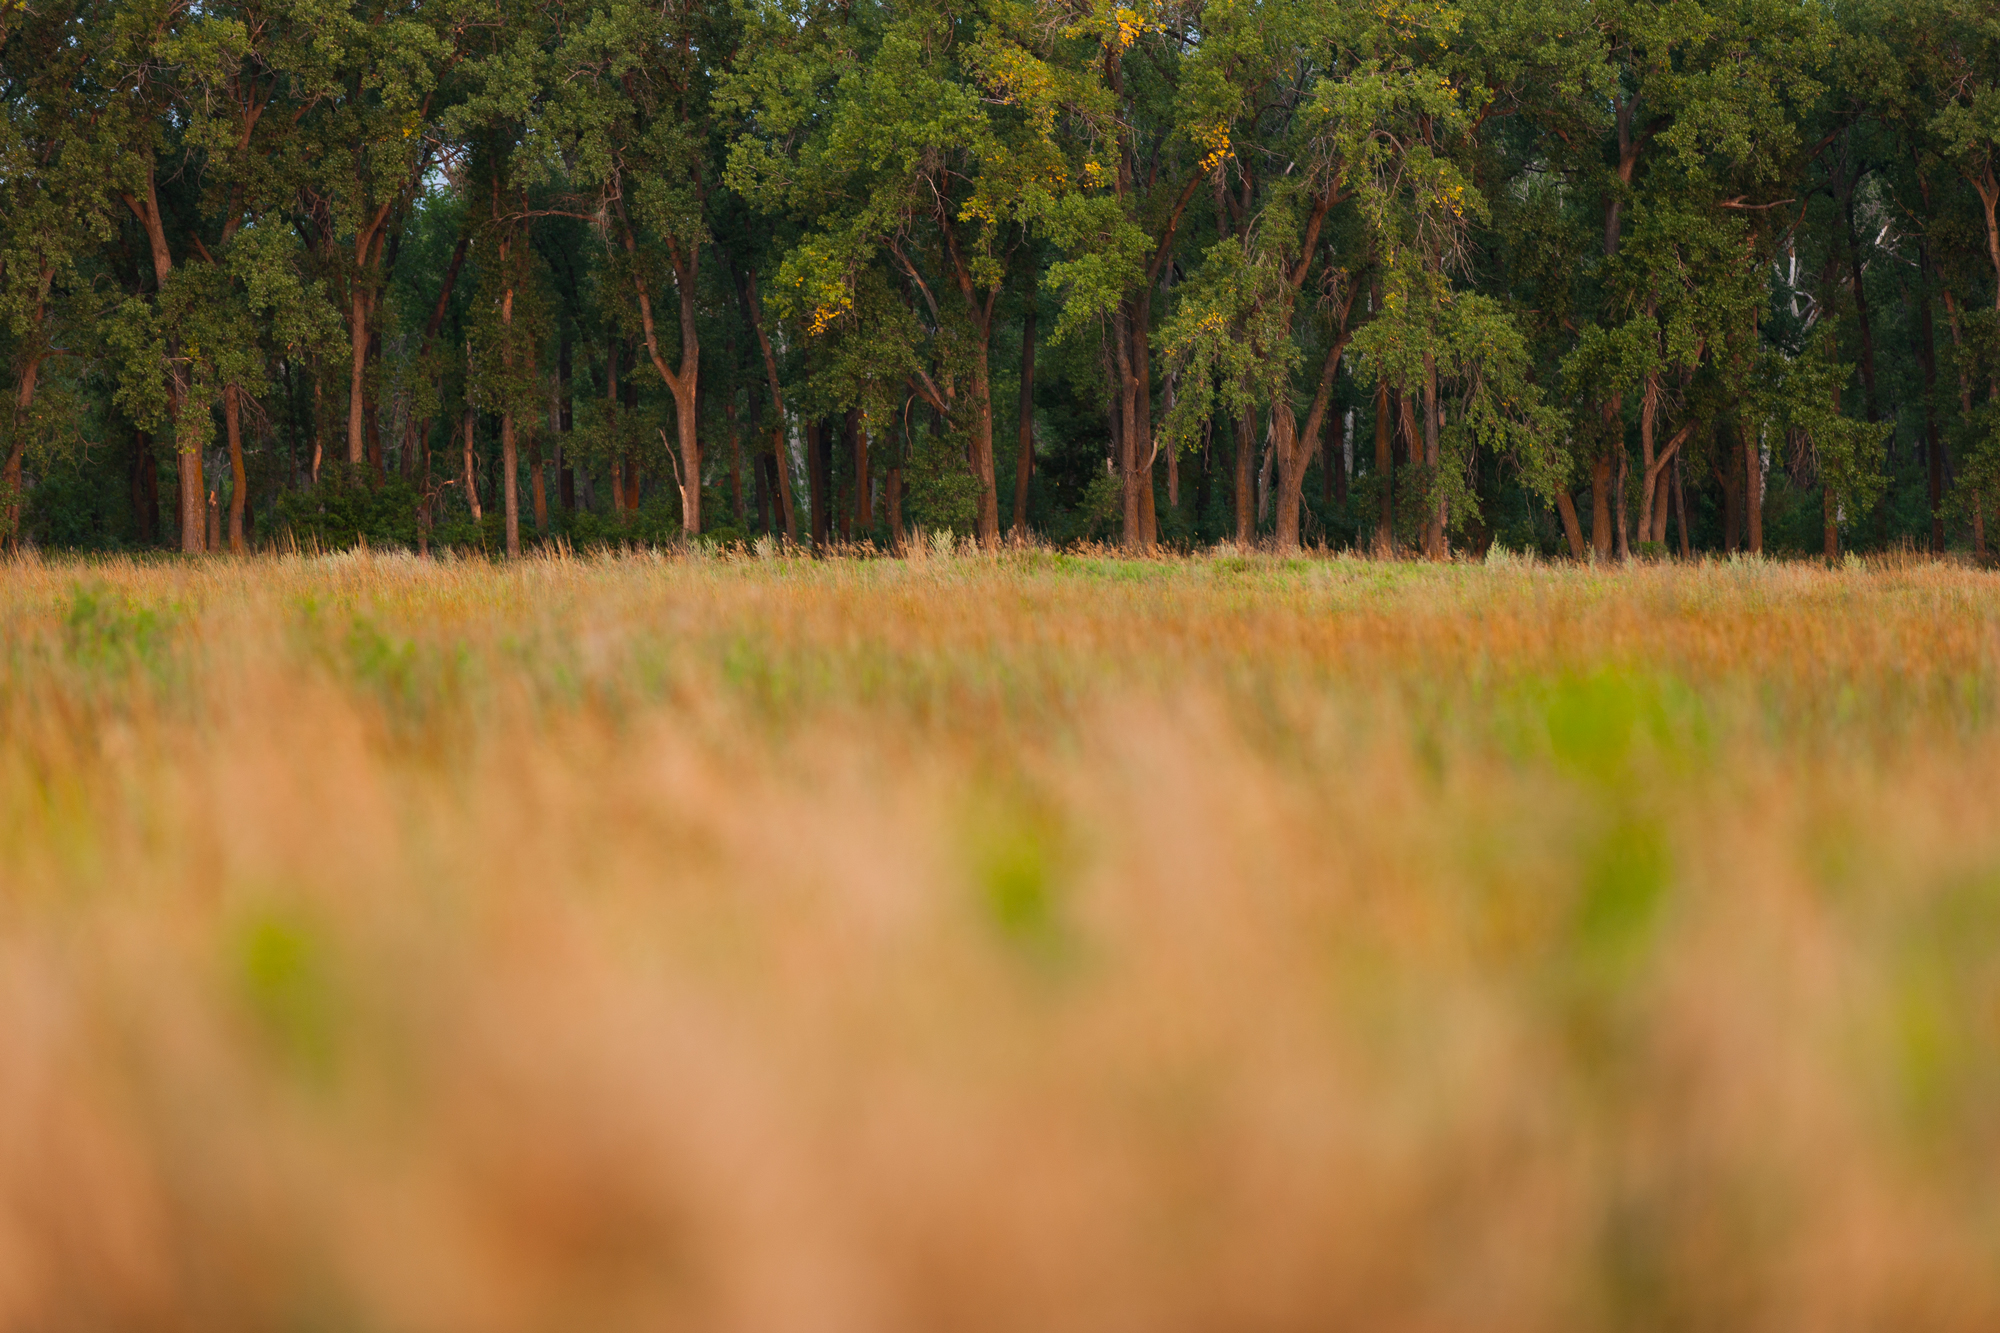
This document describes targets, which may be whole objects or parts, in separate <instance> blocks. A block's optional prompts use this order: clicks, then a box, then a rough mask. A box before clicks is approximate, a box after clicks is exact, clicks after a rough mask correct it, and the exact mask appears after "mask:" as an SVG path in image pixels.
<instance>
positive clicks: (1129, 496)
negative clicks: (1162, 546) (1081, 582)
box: [1112, 302, 1241, 551]
mask: <svg viewBox="0 0 2000 1333" xmlns="http://www.w3.org/2000/svg"><path fill="white" fill-rule="evenodd" d="M1112 329H1113V333H1112V341H1113V342H1114V343H1115V344H1116V347H1115V358H1116V364H1117V367H1118V375H1117V393H1118V425H1119V430H1118V476H1119V480H1120V482H1121V485H1122V495H1123V514H1122V518H1121V540H1122V542H1123V543H1124V546H1125V549H1126V550H1128V551H1139V550H1143V549H1144V548H1145V545H1146V532H1145V526H1144V519H1143V516H1142V515H1141V513H1140V509H1139V465H1140V463H1141V461H1143V460H1142V459H1141V458H1140V455H1139V448H1138V437H1139V431H1138V416H1139V407H1138V398H1139V387H1138V377H1137V375H1136V374H1135V373H1134V371H1133V369H1132V359H1133V358H1132V314H1131V309H1130V303H1129V302H1128V303H1127V304H1126V305H1125V306H1124V307H1121V308H1120V310H1119V312H1118V313H1117V314H1116V315H1114V316H1113V317H1112ZM1238 539H1239V540H1241V534H1240V533H1239V534H1238Z"/></svg>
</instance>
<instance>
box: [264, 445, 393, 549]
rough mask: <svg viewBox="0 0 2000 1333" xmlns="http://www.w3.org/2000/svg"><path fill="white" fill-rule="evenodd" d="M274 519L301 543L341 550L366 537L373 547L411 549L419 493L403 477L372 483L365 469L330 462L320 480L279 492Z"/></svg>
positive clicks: (291, 536)
mask: <svg viewBox="0 0 2000 1333" xmlns="http://www.w3.org/2000/svg"><path fill="white" fill-rule="evenodd" d="M278 523H279V525H280V527H281V528H282V529H283V530H284V531H285V532H286V533H287V534H288V536H289V540H290V541H293V542H296V543H298V545H300V546H302V547H308V548H317V549H319V550H325V551H344V550H348V549H350V548H352V547H354V546H356V545H357V544H359V543H360V541H361V540H362V539H363V538H366V539H367V541H368V544H369V545H370V546H372V547H396V546H401V547H415V546H416V544H417V495H416V492H415V491H414V490H412V489H411V488H410V486H409V484H408V483H407V482H404V481H403V480H402V479H401V478H391V479H390V480H388V481H387V482H385V483H383V484H381V485H376V484H374V483H373V482H372V480H371V479H370V478H369V477H368V475H367V473H366V471H365V469H359V468H352V467H349V466H348V465H347V464H345V463H329V464H328V465H327V466H326V468H325V470H324V471H322V472H321V474H320V479H319V484H318V485H317V486H311V487H307V488H305V489H302V490H298V491H293V492H290V493H288V494H286V495H285V496H283V497H282V498H281V499H280V500H279V502H278Z"/></svg>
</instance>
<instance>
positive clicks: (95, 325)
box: [0, 0, 2000, 559]
mask: <svg viewBox="0 0 2000 1333" xmlns="http://www.w3.org/2000/svg"><path fill="white" fill-rule="evenodd" d="M0 77H3V78H4V83H0V86H4V89H5V105H6V119H5V123H4V130H0V134H4V140H0V343H4V351H5V360H6V364H7V366H8V367H9V371H10V373H11V375H12V381H11V385H10V388H11V391H12V392H11V395H10V410H9V411H8V412H7V413H6V415H5V419H4V422H0V425H4V431H5V434H4V437H0V453H3V454H4V457H5V469H4V474H3V475H0V505H4V508H5V515H4V530H0V536H4V537H5V539H6V540H9V541H11V542H14V543H20V542H23V541H33V542H36V543H39V544H42V545H46V546H67V547H81V548H97V549H107V548H108V549H139V548H146V547H154V546H165V547H177V548H178V549H180V550H183V551H188V552H199V551H206V550H231V551H239V552H240V551H245V550H248V549H252V548H255V547H270V546H272V545H281V546H282V545H285V544H287V543H291V544H296V543H299V542H312V543H317V544H319V545H320V546H322V547H328V546H344V545H349V544H352V543H355V542H358V541H371V542H375V543H378V544H402V545H408V546H411V547H416V548H418V549H428V548H429V547H431V546H433V545H442V546H454V547H478V548H485V549H491V550H496V551H498V550H504V551H505V552H507V553H508V554H515V553H518V552H519V551H520V550H521V549H522V545H523V543H524V541H525V542H528V543H531V544H532V543H533V542H535V541H543V540H553V539H556V538H559V537H560V538H566V539H568V540H570V541H573V542H579V543H591V542H601V541H626V540H665V539H673V538H679V537H682V536H688V537H694V536H708V537H712V538H721V539H725V540H727V539H735V540H751V539H756V538H759V537H762V536H765V535H769V536H771V537H773V538H775V539H778V540H784V541H791V542H798V543H807V542H810V543H813V544H815V545H822V546H823V545H828V544H837V543H868V542H872V543H875V544H877V545H880V546H887V547H894V546H896V545H898V544H900V543H901V542H903V541H904V540H905V539H906V537H905V534H906V532H907V531H908V530H909V529H911V528H914V527H925V528H930V529H934V530H935V529H943V528H949V529H952V530H954V531H956V532H958V533H962V534H967V535H969V536H973V537H976V538H977V539H978V540H979V541H980V542H981V543H983V544H985V545H988V546H992V545H995V544H998V543H1000V542H1002V541H1004V540H1006V539H1007V538H1008V537H1009V535H1010V534H1024V535H1025V534H1029V533H1033V534H1037V535H1039V536H1040V537H1042V538H1045V539H1050V540H1057V541H1071V540H1079V539H1095V540H1112V539H1115V540H1117V541H1118V542H1120V543H1122V544H1123V545H1124V546H1125V547H1127V548H1129V549H1134V550H1146V549H1152V548H1154V547H1156V546H1158V545H1161V544H1169V545H1185V544H1191V543H1206V542H1215V541H1221V540H1228V539H1232V538H1233V539H1237V540H1242V541H1268V542H1270V543H1272V544H1274V545H1275V546H1276V547H1277V548H1278V549H1281V550H1290V549H1296V548H1297V547H1299V546H1300V545H1301V544H1302V543H1324V544H1326V545H1329V546H1335V547H1353V548H1359V549H1362V550H1367V551H1372V552H1376V553H1380V554H1388V553H1395V552H1411V553H1418V554H1422V555H1426V556H1429V557H1433V558H1442V557H1445V556H1447V555H1449V554H1450V553H1452V552H1454V551H1464V550H1477V549H1480V548H1483V547H1484V546H1486V545H1487V544H1489V543H1491V542H1494V541H1500V542H1504V543H1505V544H1507V545H1508V546H1510V547H1522V548H1534V549H1540V550H1543V551H1546V552H1549V553H1562V552H1567V553H1568V554H1569V555H1572V556H1574V557H1576V558H1579V559H1581V558H1592V557H1594V558H1598V559H1625V558H1630V557H1633V556H1645V555H1663V554H1671V553H1676V552H1678V553H1679V554H1682V555H1688V554H1692V553H1693V552H1695V551H1738V550H1741V551H1747V552H1762V551H1766V550H1771V551H1792V552H1800V553H1823V554H1824V555H1826V556H1829V557H1831V556H1834V555H1837V554H1839V553H1840V552H1842V551H1843V550H1846V549H1853V548H1862V549H1868V548H1881V547H1886V546H1893V545H1912V546H1917V547H1923V548H1928V549H1931V550H1938V551H1942V550H1945V549H1947V548H1964V549H1968V550H1971V551H1973V552H1974V553H1976V554H1977V555H1978V556H1980V557H1982V558H1983V557H1984V555H1985V548H1986V535H1985V515H1986V512H1987V510H1988V509H1989V508H1990V507H1991V503H1992V501H1993V500H1994V499H1996V498H2000V217H1997V216H1996V210H2000V160H1996V153H2000V27H1996V26H1995V25H1994V24H1993V22H1992V20H1991V15H1990V13H1989V11H1988V10H1987V8H1986V7H1984V6H1981V5H1977V4H1972V3H1966V2H1965V0H1906V2H1905V3H1899V4H1893V5H1891V4H1884V3H1880V2H1879V0H1853V2H1851V3H1829V2H1828V0H1610V2H1609V3H1605V2H1604V0H1315V2H1314V3H1300V2H1299V0H1163V2H1154V3H1140V2H1139V0H1131V3H1129V4H1127V3H1119V2H1118V0H893V2H890V0H733V2H731V0H652V2H651V3H640V2H639V0H575V2H574V3H567V2H565V0H539V2H533V3H531V2H530V0H201V2H200V3H194V2H193V0H35V2H34V3H29V2H28V0H0Z"/></svg>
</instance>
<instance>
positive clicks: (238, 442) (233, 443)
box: [222, 384, 250, 555]
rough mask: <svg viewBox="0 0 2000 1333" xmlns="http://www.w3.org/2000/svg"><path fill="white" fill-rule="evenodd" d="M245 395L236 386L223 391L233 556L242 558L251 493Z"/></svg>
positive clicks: (226, 386) (223, 423)
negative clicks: (246, 465)
mask: <svg viewBox="0 0 2000 1333" xmlns="http://www.w3.org/2000/svg"><path fill="white" fill-rule="evenodd" d="M240 393H241V391H240V390H239V389H237V387H236V386H235V385H234V384H226V385H224V386H223V388H222V425H223V430H224V432H225V433H226V434H227V435H228V437H229V553H230V554H231V555H242V554H243V553H244V551H245V550H246V549H248V548H247V546H246V544H245V542H244V540H243V505H244V501H245V499H246V497H247V496H248V495H249V492H250V482H249V476H248V474H247V473H246V472H245V471H244V468H243V406H242V400H241V397H240Z"/></svg>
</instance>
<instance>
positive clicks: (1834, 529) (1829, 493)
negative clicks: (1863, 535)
mask: <svg viewBox="0 0 2000 1333" xmlns="http://www.w3.org/2000/svg"><path fill="white" fill-rule="evenodd" d="M1819 516H1820V525H1821V527H1822V528H1823V529H1824V530H1825V532H1824V535H1825V538H1826V560H1827V563H1828V564H1832V563H1833V562H1834V561H1835V560H1838V559H1839V558H1840V527H1839V525H1838V524H1837V523H1836V522H1835V521H1834V505H1833V490H1832V488H1831V487H1827V486H1822V487H1820V495H1819Z"/></svg>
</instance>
